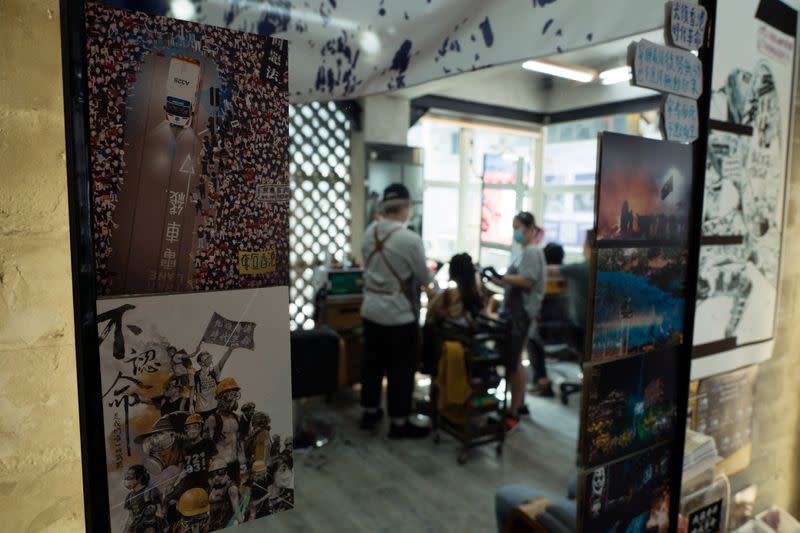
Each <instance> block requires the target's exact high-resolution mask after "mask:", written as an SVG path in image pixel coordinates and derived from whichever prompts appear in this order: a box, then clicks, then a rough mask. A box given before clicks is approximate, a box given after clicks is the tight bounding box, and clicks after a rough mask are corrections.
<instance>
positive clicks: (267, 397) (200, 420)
mask: <svg viewBox="0 0 800 533" xmlns="http://www.w3.org/2000/svg"><path fill="white" fill-rule="evenodd" d="M287 300H288V289H287V288H286V287H272V288H260V289H243V290H231V291H225V292H203V293H189V294H180V295H158V296H140V297H131V298H112V299H105V300H100V301H98V302H97V306H98V335H99V343H100V371H101V377H102V386H103V388H102V390H103V424H104V434H105V436H106V470H107V472H108V490H109V493H108V498H109V506H110V509H111V517H110V518H111V531H115V532H123V531H124V532H128V531H130V532H134V531H216V530H219V529H224V528H227V527H230V526H233V525H238V524H241V523H243V522H249V521H252V520H256V519H258V518H261V517H264V516H267V515H270V514H273V513H276V512H279V511H283V510H287V509H291V508H292V507H293V506H294V480H293V473H292V468H293V455H292V453H293V444H292V407H291V385H290V383H291V379H290V369H289V333H288V331H289V328H288V317H287V316H286V302H287Z"/></svg>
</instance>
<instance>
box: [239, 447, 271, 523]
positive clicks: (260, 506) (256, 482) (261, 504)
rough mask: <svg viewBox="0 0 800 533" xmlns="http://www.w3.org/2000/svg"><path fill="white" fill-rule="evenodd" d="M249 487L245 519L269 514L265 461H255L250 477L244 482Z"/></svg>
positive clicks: (253, 518)
mask: <svg viewBox="0 0 800 533" xmlns="http://www.w3.org/2000/svg"><path fill="white" fill-rule="evenodd" d="M245 484H246V485H247V486H249V487H250V503H249V505H248V511H247V519H248V520H255V519H256V518H262V517H264V516H267V515H269V514H271V510H270V506H269V493H270V483H269V479H268V476H267V463H266V462H264V461H261V460H259V461H256V462H254V463H253V469H252V472H251V474H250V478H249V479H248V480H247V482H246V483H245Z"/></svg>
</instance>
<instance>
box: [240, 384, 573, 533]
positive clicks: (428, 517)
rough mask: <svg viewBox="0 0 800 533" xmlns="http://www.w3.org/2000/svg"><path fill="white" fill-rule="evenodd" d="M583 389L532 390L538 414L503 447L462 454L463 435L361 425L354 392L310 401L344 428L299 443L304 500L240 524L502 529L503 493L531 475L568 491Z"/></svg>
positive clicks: (369, 531) (310, 528)
mask: <svg viewBox="0 0 800 533" xmlns="http://www.w3.org/2000/svg"><path fill="white" fill-rule="evenodd" d="M579 404H580V396H579V395H574V396H572V397H571V398H570V405H569V406H568V407H565V406H563V405H562V404H561V402H560V401H558V400H557V399H543V398H533V397H531V398H529V400H528V405H529V406H530V407H531V411H532V413H533V414H532V417H530V418H525V419H524V420H523V422H522V423H521V424H520V426H519V427H518V429H516V430H515V431H514V432H512V433H511V434H509V435H508V438H507V440H506V446H505V450H504V453H503V455H502V456H500V457H497V456H496V454H495V449H494V446H493V445H488V446H484V447H481V448H477V449H475V450H473V451H472V452H471V455H470V457H469V460H468V462H467V464H466V465H464V466H461V465H459V464H457V462H456V456H457V454H458V451H459V447H458V444H457V442H456V441H455V440H454V439H452V438H451V437H449V436H448V435H446V434H443V435H442V441H441V443H440V444H438V445H437V444H434V443H433V440H432V439H430V438H428V439H425V440H422V441H399V442H398V441H390V440H388V439H387V438H386V431H387V429H388V425H387V426H386V427H384V428H382V430H381V431H380V432H379V433H376V434H374V435H373V434H369V433H365V432H363V431H361V430H359V428H358V425H357V423H358V419H359V416H360V410H359V408H358V403H357V398H356V396H355V395H354V394H347V395H344V396H342V397H339V398H337V399H335V400H334V401H333V402H332V403H328V404H326V403H325V402H323V401H313V403H311V404H306V406H305V408H304V411H305V414H306V415H313V416H315V417H319V418H322V419H325V420H326V421H328V422H331V423H333V424H334V425H335V428H336V432H337V433H336V436H335V438H334V439H333V440H332V441H331V442H330V443H329V444H328V445H326V446H324V447H322V448H319V449H315V450H313V451H311V452H304V451H302V450H297V451H295V506H296V507H295V509H294V510H292V511H289V512H286V513H283V514H279V515H275V516H272V517H269V518H267V519H265V520H264V521H263V522H259V524H258V527H256V525H255V524H245V525H243V526H242V527H240V528H238V531H270V532H293V533H297V532H303V533H306V532H317V531H320V532H364V533H376V532H387V533H389V532H391V533H401V532H406V531H408V532H436V533H440V532H451V531H452V532H469V533H472V532H487V533H488V532H493V531H495V530H496V526H495V521H494V520H495V519H494V493H495V490H496V489H498V488H499V487H501V486H503V485H506V484H509V483H526V484H530V485H534V486H537V487H540V488H542V489H545V490H548V491H551V492H552V493H553V494H556V495H565V494H566V487H567V484H568V482H569V480H570V479H571V478H572V477H573V476H574V474H575V466H574V465H575V453H576V446H577V434H578V409H579V408H578V406H579Z"/></svg>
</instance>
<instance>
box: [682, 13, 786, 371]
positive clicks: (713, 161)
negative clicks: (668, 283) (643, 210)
mask: <svg viewBox="0 0 800 533" xmlns="http://www.w3.org/2000/svg"><path fill="white" fill-rule="evenodd" d="M796 22H797V12H796V11H795V10H794V9H793V8H791V7H789V6H788V5H787V4H785V3H783V2H781V1H780V0H745V1H743V2H741V3H737V4H736V5H735V6H734V5H733V4H727V3H720V5H719V6H718V9H717V23H716V37H715V44H714V47H715V50H718V51H719V52H717V53H715V54H714V68H713V79H712V95H711V110H710V124H709V126H710V132H709V139H708V155H707V159H706V174H705V182H704V186H705V194H704V202H703V218H702V240H701V252H700V271H699V278H698V287H697V303H696V315H695V329H694V332H695V333H694V345H695V348H694V357H695V358H698V357H700V358H703V357H705V356H711V355H716V354H720V356H721V357H720V358H718V361H717V362H714V363H711V362H710V360H709V361H704V362H702V363H700V365H699V366H698V365H695V367H693V371H694V370H695V368H697V369H701V370H700V373H699V374H697V373H696V374H695V377H700V375H706V374H705V373H706V372H709V373H717V372H722V371H725V370H730V369H732V368H736V367H738V366H741V365H742V364H747V363H752V362H757V361H758V360H761V359H763V358H766V357H769V353H770V350H769V349H768V346H767V345H764V344H759V343H764V342H765V341H769V340H770V339H772V337H773V333H774V328H775V313H776V305H777V289H776V287H777V283H778V276H779V270H780V255H781V240H782V228H783V217H784V208H783V206H784V196H785V182H786V162H787V157H788V148H789V125H790V121H791V109H792V82H793V74H794V73H793V65H794V47H795V31H796ZM732 350H734V351H732ZM703 365H705V366H706V367H708V368H706V369H705V370H702V368H704V366H703Z"/></svg>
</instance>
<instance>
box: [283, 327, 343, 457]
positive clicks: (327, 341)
mask: <svg viewBox="0 0 800 533" xmlns="http://www.w3.org/2000/svg"><path fill="white" fill-rule="evenodd" d="M290 341H291V352H292V398H293V400H294V412H295V430H294V447H295V448H297V449H300V448H308V447H316V448H319V447H321V446H324V445H325V444H327V443H328V442H330V441H331V440H332V439H333V437H334V428H333V426H332V425H331V424H330V423H328V422H326V421H324V420H321V419H319V418H316V417H305V416H303V414H302V408H303V405H302V403H303V402H302V400H303V399H305V398H310V397H313V396H331V395H332V394H333V393H335V392H336V389H337V388H338V385H339V344H340V343H339V334H338V333H336V332H335V331H334V330H332V329H330V328H318V329H309V330H298V331H293V332H292V333H291V337H290Z"/></svg>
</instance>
